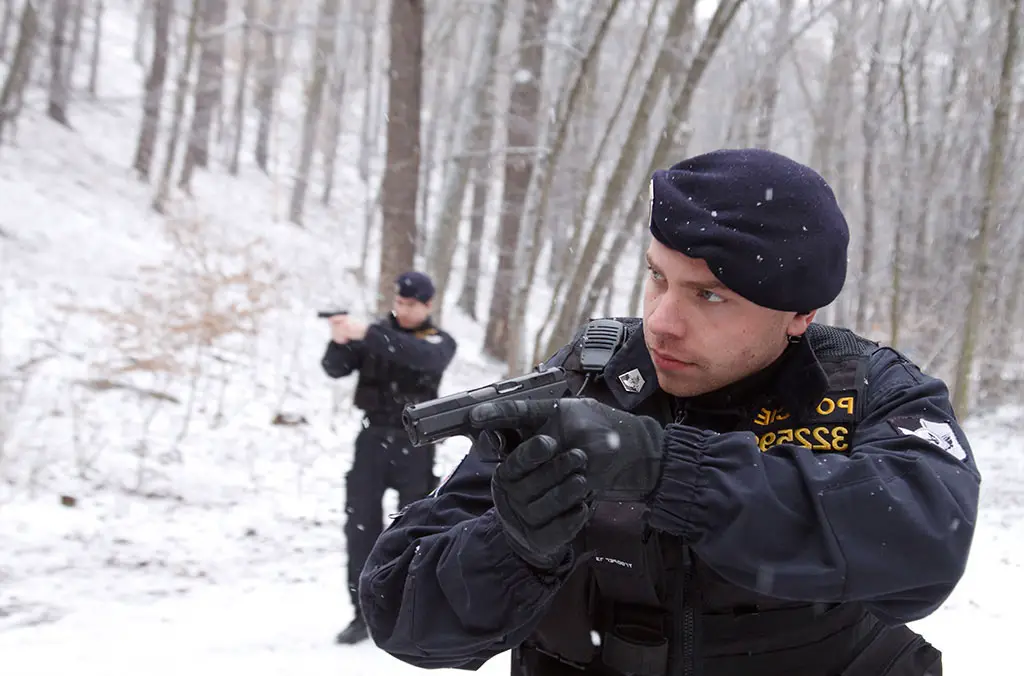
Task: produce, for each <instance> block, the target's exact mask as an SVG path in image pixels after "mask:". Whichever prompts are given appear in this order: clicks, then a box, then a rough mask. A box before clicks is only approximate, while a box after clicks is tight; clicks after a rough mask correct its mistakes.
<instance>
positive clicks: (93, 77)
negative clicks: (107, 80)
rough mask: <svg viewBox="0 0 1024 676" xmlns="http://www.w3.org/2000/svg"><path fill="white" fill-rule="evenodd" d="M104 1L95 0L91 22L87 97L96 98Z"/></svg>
mask: <svg viewBox="0 0 1024 676" xmlns="http://www.w3.org/2000/svg"><path fill="white" fill-rule="evenodd" d="M103 2H104V0H96V17H95V19H94V20H93V31H92V56H91V57H90V58H89V88H88V91H89V96H92V97H93V98H96V86H97V80H98V79H99V72H100V45H101V44H102V43H103V10H104V9H105V8H104V6H103Z"/></svg>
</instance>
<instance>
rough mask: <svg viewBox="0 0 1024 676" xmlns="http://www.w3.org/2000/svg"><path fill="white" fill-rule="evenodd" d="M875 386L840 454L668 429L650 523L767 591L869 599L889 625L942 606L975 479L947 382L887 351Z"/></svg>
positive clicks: (964, 545) (972, 510)
mask: <svg viewBox="0 0 1024 676" xmlns="http://www.w3.org/2000/svg"><path fill="white" fill-rule="evenodd" d="M868 380H869V385H868V388H867V392H866V402H865V407H864V415H863V417H862V419H861V422H860V423H859V425H858V427H857V428H856V430H855V431H854V435H853V438H852V439H851V442H850V449H849V451H848V452H846V453H827V454H815V453H814V452H812V451H811V450H810V449H808V448H805V447H803V446H799V445H789V444H782V445H779V446H774V447H772V448H771V449H769V451H767V452H765V453H762V452H761V451H760V449H759V448H758V445H757V441H756V439H755V437H754V435H753V434H752V433H750V432H732V433H727V434H717V435H716V434H713V433H710V432H702V431H699V430H695V429H693V428H689V427H684V426H681V425H670V426H669V427H668V428H667V430H666V434H665V439H664V444H665V445H664V450H665V465H664V473H663V475H662V480H661V483H660V485H659V487H658V489H657V490H656V493H655V495H654V496H653V498H652V502H651V512H650V523H651V525H652V527H654V528H656V529H659V530H663V531H666V532H669V533H674V534H676V535H679V536H681V537H683V538H684V539H685V540H687V541H688V542H690V543H691V544H692V546H693V548H694V551H695V552H696V553H697V555H698V556H699V557H700V558H701V559H702V560H703V561H704V562H705V563H707V564H708V565H709V566H711V568H713V569H714V570H715V571H716V572H718V573H719V574H720V575H722V576H723V577H725V578H726V579H728V580H730V581H731V582H733V583H734V584H737V585H740V586H743V587H746V588H748V589H752V590H755V591H758V592H760V593H763V594H767V595H770V596H774V597H777V598H784V599H791V600H797V601H816V602H838V601H861V602H864V603H865V604H866V605H868V607H869V608H870V609H871V611H872V612H873V613H874V614H875V615H876V616H877V617H879V619H881V620H883V621H885V622H889V623H893V624H898V623H905V622H911V621H914V620H918V619H920V618H922V617H925V616H927V615H929V614H930V613H932V612H933V611H935V610H936V609H937V608H938V607H939V606H940V605H941V604H942V603H943V601H945V599H946V598H947V597H948V596H949V594H950V593H951V592H952V590H953V588H954V587H955V586H956V584H957V582H958V581H959V580H960V577H961V576H962V575H963V572H964V568H965V566H966V565H967V556H968V552H969V550H970V546H971V540H972V538H973V534H974V526H975V519H976V516H977V510H978V491H979V484H980V476H979V474H978V470H977V468H976V466H975V463H974V458H973V455H972V453H971V450H970V447H969V445H968V442H967V440H966V438H965V437H964V434H963V431H962V430H961V429H960V427H959V425H958V424H957V422H956V419H955V416H954V413H953V409H952V406H951V404H950V402H949V398H948V391H947V389H946V386H945V385H944V384H943V383H942V381H940V380H936V379H934V378H931V377H928V376H925V375H923V374H922V373H921V372H920V371H919V370H918V369H917V367H916V366H914V365H913V364H911V363H910V362H908V361H906V360H905V359H904V358H902V357H901V356H899V355H898V354H897V353H895V352H894V351H892V350H889V349H882V350H879V351H876V352H875V353H874V354H873V355H872V357H871V363H870V365H869V371H868ZM862 396H863V395H862Z"/></svg>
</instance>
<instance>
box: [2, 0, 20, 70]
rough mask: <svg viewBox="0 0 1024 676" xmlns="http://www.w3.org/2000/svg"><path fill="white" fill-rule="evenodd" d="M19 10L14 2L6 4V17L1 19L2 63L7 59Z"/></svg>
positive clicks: (11, 0)
mask: <svg viewBox="0 0 1024 676" xmlns="http://www.w3.org/2000/svg"><path fill="white" fill-rule="evenodd" d="M17 9H18V8H17V7H16V6H15V2H14V0H6V2H4V15H3V18H2V19H0V61H4V60H6V58H7V41H8V40H10V36H11V29H12V28H14V15H15V14H16V13H17Z"/></svg>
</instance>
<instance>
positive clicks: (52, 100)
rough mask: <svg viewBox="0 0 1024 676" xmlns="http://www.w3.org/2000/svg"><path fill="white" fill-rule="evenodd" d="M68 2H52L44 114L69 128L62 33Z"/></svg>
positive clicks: (65, 21) (66, 22)
mask: <svg viewBox="0 0 1024 676" xmlns="http://www.w3.org/2000/svg"><path fill="white" fill-rule="evenodd" d="M70 7H71V5H70V3H69V0H53V29H52V31H51V33H50V88H49V92H48V101H47V104H46V114H47V115H49V116H50V119H52V120H54V121H55V122H59V123H60V124H62V125H64V126H65V127H70V126H71V123H70V122H68V87H67V80H66V79H65V73H64V66H63V64H64V60H65V54H64V51H65V50H64V33H65V31H66V30H67V24H68V18H69V16H68V15H69V9H70Z"/></svg>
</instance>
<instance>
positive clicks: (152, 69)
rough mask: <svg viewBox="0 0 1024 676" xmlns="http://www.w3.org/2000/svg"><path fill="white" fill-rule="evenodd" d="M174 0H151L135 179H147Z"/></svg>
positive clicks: (156, 127)
mask: <svg viewBox="0 0 1024 676" xmlns="http://www.w3.org/2000/svg"><path fill="white" fill-rule="evenodd" d="M173 7H174V0H155V6H154V9H153V58H152V60H151V61H150V64H149V74H148V75H147V76H146V84H145V90H146V93H145V96H144V97H143V102H142V127H141V128H140V129H139V140H138V143H137V144H136V147H135V161H134V163H133V164H132V166H133V167H134V169H135V171H136V172H138V174H139V178H141V179H143V180H149V170H150V165H151V164H152V163H153V151H154V149H155V148H156V139H157V132H158V131H159V129H160V106H161V103H162V102H163V98H164V82H165V81H166V79H167V56H168V55H167V52H168V48H169V44H170V30H171V11H172V9H173Z"/></svg>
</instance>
